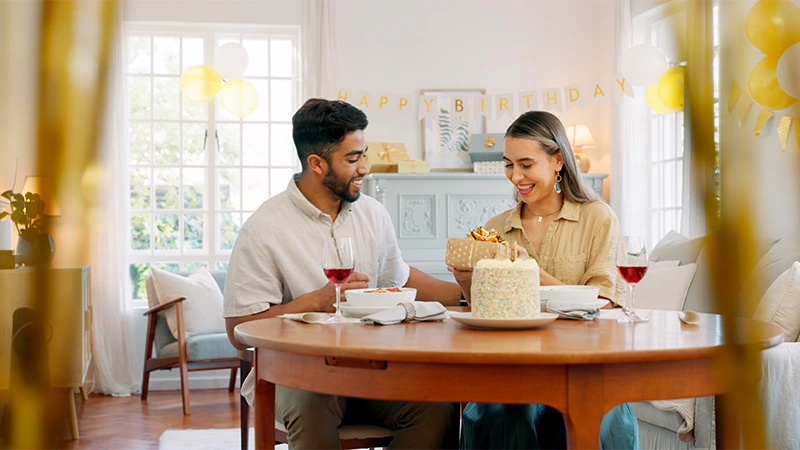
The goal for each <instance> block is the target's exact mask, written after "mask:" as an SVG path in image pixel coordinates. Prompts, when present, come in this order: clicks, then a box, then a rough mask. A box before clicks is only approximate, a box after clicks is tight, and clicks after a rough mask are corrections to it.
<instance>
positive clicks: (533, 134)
mask: <svg viewBox="0 0 800 450" xmlns="http://www.w3.org/2000/svg"><path fill="white" fill-rule="evenodd" d="M506 137H515V138H522V139H528V140H531V141H535V142H538V143H539V145H541V146H542V148H543V149H544V151H546V152H547V153H548V154H549V155H550V156H554V155H556V154H557V153H558V152H561V157H562V158H563V160H564V166H563V167H562V168H561V171H560V172H559V174H560V175H561V191H562V192H563V193H564V198H565V199H567V200H570V201H572V202H576V203H586V202H593V201H597V200H600V197H598V195H597V193H595V191H594V190H593V189H590V188H587V187H586V185H585V184H584V182H583V177H582V176H581V173H580V171H579V170H578V163H577V162H576V161H575V153H574V152H573V151H572V146H571V145H570V144H569V139H567V132H566V131H564V125H563V124H561V121H560V120H558V117H556V116H554V115H553V114H550V113H549V112H545V111H528V112H526V113H524V114H522V115H521V116H519V117H518V118H517V120H515V121H514V123H512V124H511V126H509V127H508V130H506ZM514 192H515V194H514V197H515V198H516V199H517V201H519V200H520V197H519V193H518V192H517V191H516V190H514Z"/></svg>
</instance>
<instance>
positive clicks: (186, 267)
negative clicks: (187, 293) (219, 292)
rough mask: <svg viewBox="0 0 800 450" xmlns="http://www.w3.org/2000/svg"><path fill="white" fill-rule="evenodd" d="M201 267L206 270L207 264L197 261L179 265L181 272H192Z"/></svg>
mask: <svg viewBox="0 0 800 450" xmlns="http://www.w3.org/2000/svg"><path fill="white" fill-rule="evenodd" d="M201 267H205V268H208V263H206V262H199V261H184V262H183V263H182V264H181V270H182V271H184V272H194V271H195V270H197V269H199V268H201Z"/></svg>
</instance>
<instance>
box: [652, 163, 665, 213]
mask: <svg viewBox="0 0 800 450" xmlns="http://www.w3.org/2000/svg"><path fill="white" fill-rule="evenodd" d="M662 183H663V180H662V178H661V164H655V165H653V174H652V178H651V183H650V189H651V193H652V199H651V201H652V202H653V205H652V207H653V208H660V207H662V206H664V205H663V202H662V200H661V199H662V190H663V187H664V186H663V184H662Z"/></svg>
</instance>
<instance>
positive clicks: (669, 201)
mask: <svg viewBox="0 0 800 450" xmlns="http://www.w3.org/2000/svg"><path fill="white" fill-rule="evenodd" d="M675 165H676V164H675V162H674V161H672V162H668V163H666V164H664V200H665V203H664V206H666V207H668V208H671V207H675V206H677V199H676V198H675V194H676V191H677V186H675V184H676V182H677V180H676V179H675V175H676V174H675Z"/></svg>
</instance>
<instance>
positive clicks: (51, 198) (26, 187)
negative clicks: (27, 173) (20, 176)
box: [22, 177, 61, 217]
mask: <svg viewBox="0 0 800 450" xmlns="http://www.w3.org/2000/svg"><path fill="white" fill-rule="evenodd" d="M26 192H30V193H33V194H39V197H40V198H41V199H42V201H44V211H42V215H44V216H51V217H55V216H60V215H61V210H60V209H59V207H58V202H57V201H56V197H55V195H53V183H52V181H51V180H50V178H47V177H25V184H23V185H22V193H23V194H25V193H26Z"/></svg>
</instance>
